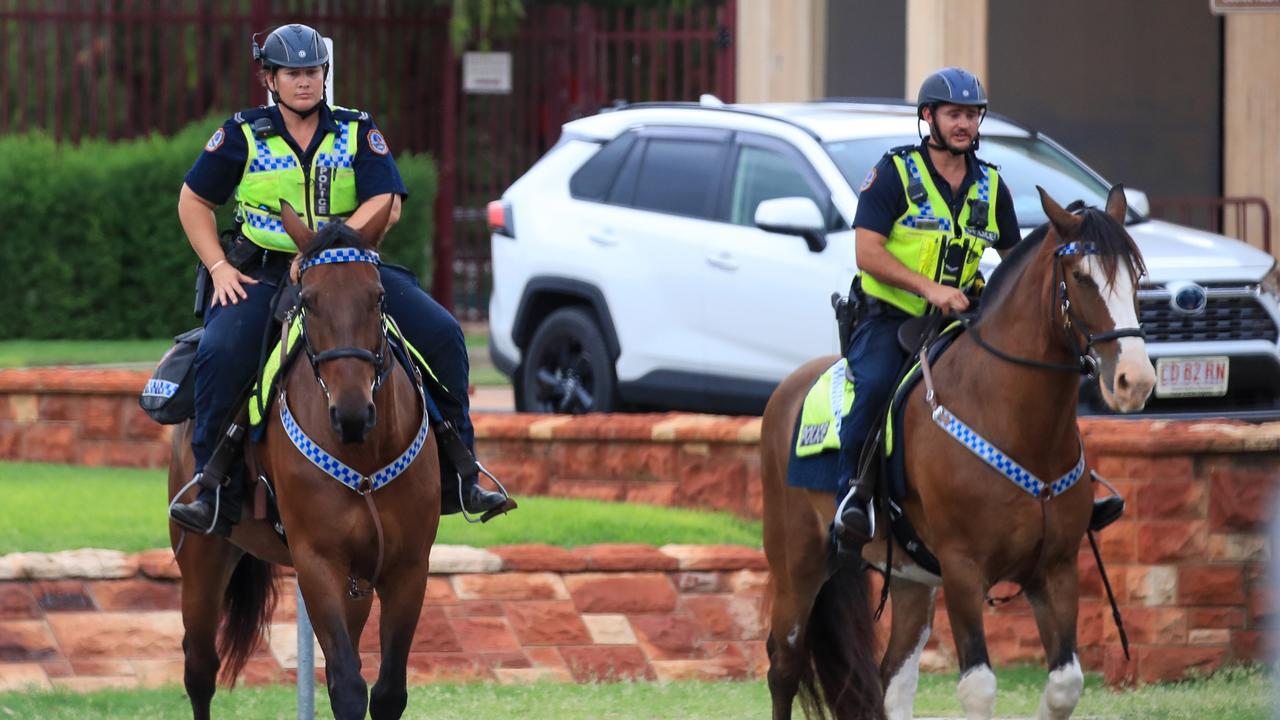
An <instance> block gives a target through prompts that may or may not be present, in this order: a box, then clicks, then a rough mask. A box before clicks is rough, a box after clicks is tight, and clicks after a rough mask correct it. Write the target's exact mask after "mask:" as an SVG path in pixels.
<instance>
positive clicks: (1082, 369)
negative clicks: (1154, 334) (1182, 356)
mask: <svg viewBox="0 0 1280 720" xmlns="http://www.w3.org/2000/svg"><path fill="white" fill-rule="evenodd" d="M1097 254H1099V253H1098V248H1097V246H1096V245H1095V244H1094V243H1091V242H1080V241H1076V242H1069V243H1064V244H1062V245H1060V246H1059V247H1058V249H1057V250H1054V252H1053V255H1054V258H1053V284H1054V288H1055V289H1054V293H1055V299H1058V300H1060V301H1061V302H1060V304H1059V308H1060V311H1061V314H1062V330H1063V332H1064V333H1065V334H1066V336H1067V342H1069V343H1070V344H1071V351H1072V352H1073V353H1075V355H1076V357H1077V358H1078V360H1077V362H1076V363H1075V364H1068V363H1052V362H1043V361H1040V360H1032V359H1030V358H1021V357H1017V356H1014V355H1010V354H1008V353H1006V352H1004V351H1002V350H1000V349H998V348H995V347H992V346H991V345H989V344H987V342H986V341H985V340H983V339H982V335H981V333H979V332H978V329H977V328H976V327H974V328H970V329H969V332H970V334H971V335H973V339H974V340H975V341H976V342H977V343H978V345H979V346H980V347H981V348H982V349H984V350H986V351H987V352H989V353H991V354H992V355H995V356H996V357H998V358H1000V359H1001V360H1007V361H1008V362H1011V363H1016V364H1018V365H1026V366H1029V367H1036V368H1044V369H1046V370H1060V371H1062V372H1069V373H1079V374H1081V375H1085V376H1087V377H1089V378H1090V379H1092V378H1096V377H1097V376H1098V359H1097V356H1095V355H1094V352H1093V346H1094V345H1095V344H1096V343H1101V342H1107V341H1109V340H1118V339H1120V338H1125V337H1136V338H1143V339H1146V337H1147V334H1146V331H1144V330H1143V329H1142V328H1140V327H1131V328H1116V329H1115V330H1108V331H1107V332H1101V333H1093V332H1090V331H1089V326H1088V325H1086V324H1085V322H1084V321H1083V320H1081V319H1080V316H1079V315H1077V314H1076V311H1075V309H1074V308H1073V307H1072V306H1071V298H1070V297H1069V296H1068V293H1067V281H1066V277H1065V272H1064V270H1063V267H1062V265H1063V260H1062V259H1063V258H1064V257H1066V256H1068V255H1097ZM1075 328H1079V330H1080V333H1081V334H1083V335H1084V346H1083V347H1082V346H1081V345H1080V341H1079V339H1078V338H1077V337H1076V333H1075V331H1074V329H1075Z"/></svg>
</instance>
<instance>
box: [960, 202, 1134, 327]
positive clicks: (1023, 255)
mask: <svg viewBox="0 0 1280 720" xmlns="http://www.w3.org/2000/svg"><path fill="white" fill-rule="evenodd" d="M1066 209H1067V210H1069V211H1071V212H1073V213H1074V214H1075V215H1076V216H1077V217H1079V218H1080V225H1079V227H1077V228H1076V231H1075V232H1074V233H1072V234H1071V236H1070V237H1066V238H1060V242H1071V241H1073V240H1080V241H1084V242H1089V243H1092V244H1093V247H1094V249H1095V251H1096V253H1097V257H1098V260H1099V261H1100V262H1101V263H1102V270H1103V272H1104V273H1105V274H1106V276H1107V283H1108V284H1114V283H1115V279H1116V272H1117V271H1118V270H1119V269H1120V267H1121V262H1123V263H1124V268H1125V270H1126V271H1128V273H1129V277H1130V278H1132V279H1133V280H1134V281H1136V280H1137V279H1138V277H1140V276H1141V275H1143V274H1145V273H1146V271H1147V266H1146V264H1145V263H1144V262H1143V261H1142V253H1141V252H1139V250H1138V246H1137V244H1136V243H1134V241H1133V238H1131V237H1129V233H1128V232H1127V231H1126V230H1125V229H1124V225H1121V224H1120V223H1119V222H1117V221H1116V219H1115V218H1113V217H1111V216H1110V215H1108V214H1107V213H1105V212H1103V211H1102V210H1099V209H1098V208H1096V207H1091V206H1086V205H1085V204H1084V203H1083V202H1081V201H1079V200H1077V201H1075V202H1073V203H1071V204H1070V205H1068V206H1067V208H1066ZM1049 227H1050V225H1049V223H1045V224H1043V225H1041V226H1040V227H1038V228H1036V229H1035V230H1033V231H1031V234H1030V235H1027V237H1025V238H1023V239H1022V241H1020V242H1019V243H1018V244H1017V245H1015V246H1014V248H1013V252H1011V253H1009V256H1008V257H1006V258H1005V259H1004V260H1003V261H1002V262H1001V263H1000V265H999V266H997V267H996V270H995V272H993V273H992V274H991V279H990V280H989V281H987V286H986V288H985V289H984V290H983V293H982V308H983V311H982V314H983V315H985V314H987V312H988V311H989V310H990V309H991V308H994V307H995V306H996V305H998V304H999V303H1000V301H1001V300H1002V299H1003V298H1004V296H1005V295H1006V294H1008V289H1009V286H1011V285H1013V281H1014V279H1015V278H1018V277H1020V276H1021V275H1022V273H1023V272H1024V271H1025V270H1026V268H1027V265H1029V264H1030V263H1029V258H1032V257H1035V255H1036V251H1037V250H1038V249H1039V247H1040V245H1041V244H1042V243H1043V242H1044V240H1045V238H1047V237H1049Z"/></svg>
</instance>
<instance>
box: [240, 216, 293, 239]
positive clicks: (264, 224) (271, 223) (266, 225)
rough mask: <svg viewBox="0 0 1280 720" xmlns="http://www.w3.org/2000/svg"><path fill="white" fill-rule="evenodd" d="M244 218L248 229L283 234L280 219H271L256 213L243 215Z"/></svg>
mask: <svg viewBox="0 0 1280 720" xmlns="http://www.w3.org/2000/svg"><path fill="white" fill-rule="evenodd" d="M244 216H245V217H244V221H245V222H247V223H249V227H252V228H256V229H258V230H266V231H267V232H273V233H280V234H284V223H283V222H281V221H280V218H273V217H270V216H268V215H262V214H260V213H256V212H249V213H245V214H244Z"/></svg>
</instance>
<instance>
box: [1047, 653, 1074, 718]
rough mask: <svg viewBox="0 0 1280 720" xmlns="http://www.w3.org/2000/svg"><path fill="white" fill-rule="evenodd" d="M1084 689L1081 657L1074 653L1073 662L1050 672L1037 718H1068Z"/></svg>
mask: <svg viewBox="0 0 1280 720" xmlns="http://www.w3.org/2000/svg"><path fill="white" fill-rule="evenodd" d="M1082 690H1084V673H1083V672H1081V671H1080V658H1078V657H1076V655H1075V654H1074V653H1072V655H1071V662H1069V663H1067V664H1066V665H1063V666H1062V667H1060V668H1058V669H1057V670H1054V671H1052V672H1050V673H1049V682H1048V684H1046V685H1045V686H1044V695H1042V696H1040V709H1039V710H1038V711H1037V712H1036V720H1067V718H1070V717H1071V713H1072V712H1073V711H1074V710H1075V709H1076V704H1077V703H1079V702H1080V693H1081V691H1082Z"/></svg>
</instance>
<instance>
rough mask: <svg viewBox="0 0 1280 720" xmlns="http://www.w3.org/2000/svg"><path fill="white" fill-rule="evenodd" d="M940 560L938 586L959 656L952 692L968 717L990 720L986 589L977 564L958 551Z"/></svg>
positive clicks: (992, 678) (992, 679) (992, 690)
mask: <svg viewBox="0 0 1280 720" xmlns="http://www.w3.org/2000/svg"><path fill="white" fill-rule="evenodd" d="M940 559H941V562H942V588H943V593H944V595H945V596H946V601H947V616H948V617H950V618H951V635H952V637H953V638H954V639H955V643H956V657H958V658H959V660H960V683H959V684H958V685H957V686H956V694H957V695H959V696H960V706H961V707H962V708H963V709H964V712H965V717H966V718H968V720H990V719H991V716H992V715H993V714H994V713H995V707H996V675H995V673H994V672H992V671H991V660H990V659H989V658H988V656H987V641H986V637H985V636H984V635H983V630H982V598H983V595H984V593H985V591H986V588H985V587H984V586H983V580H982V576H981V574H980V572H979V570H978V567H977V565H976V564H975V563H974V562H973V561H972V560H970V559H968V558H966V557H964V556H962V555H948V556H947V557H945V558H940Z"/></svg>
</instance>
